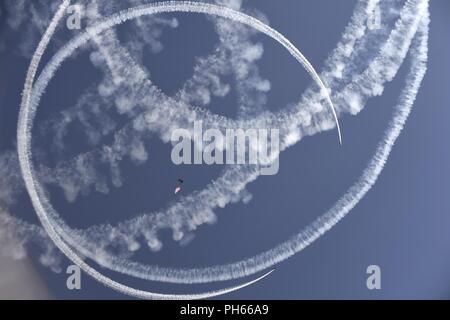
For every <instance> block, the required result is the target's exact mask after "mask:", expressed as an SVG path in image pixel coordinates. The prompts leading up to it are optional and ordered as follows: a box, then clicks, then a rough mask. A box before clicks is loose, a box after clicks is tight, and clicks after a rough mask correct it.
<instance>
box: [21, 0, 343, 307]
mask: <svg viewBox="0 0 450 320" xmlns="http://www.w3.org/2000/svg"><path fill="white" fill-rule="evenodd" d="M69 3H70V1H64V2H63V3H62V4H61V6H60V7H59V9H58V11H57V13H56V14H55V17H54V18H53V19H52V21H51V23H50V25H49V27H48V29H47V30H46V32H45V33H44V35H43V37H42V40H41V41H40V43H39V45H38V48H37V49H36V52H35V54H34V55H33V57H32V60H31V64H30V67H29V69H28V72H27V78H26V81H25V86H24V90H23V99H22V105H21V106H22V107H23V108H21V112H20V115H19V125H18V153H19V161H20V164H21V169H22V174H23V175H24V180H25V184H26V186H27V189H28V188H29V189H31V190H30V192H29V194H30V197H31V199H32V202H33V204H34V205H35V209H36V210H37V212H38V216H39V217H40V219H42V220H41V222H42V224H43V226H44V228H45V230H46V231H47V232H48V233H49V236H50V238H51V239H52V240H53V242H54V243H55V244H56V245H57V246H58V248H59V249H60V250H61V251H62V252H63V253H64V254H65V255H66V256H67V257H68V258H69V259H71V260H72V261H73V262H74V263H76V264H77V265H78V266H80V267H81V268H82V269H83V270H84V271H85V272H86V273H88V274H89V275H91V276H92V277H94V278H95V279H97V280H98V281H100V282H102V283H104V284H105V285H107V286H109V287H111V288H113V289H115V290H118V291H119V292H123V293H125V294H129V295H132V296H135V297H142V298H150V299H168V298H169V299H200V298H206V297H212V296H216V295H220V294H224V293H227V292H230V291H234V290H238V289H240V288H243V287H245V286H248V285H250V284H252V283H254V282H256V281H259V280H260V279H262V278H264V277H265V276H267V275H268V274H269V273H270V272H271V271H270V272H269V273H266V274H265V275H263V276H261V277H259V278H257V279H255V280H252V281H250V282H247V283H244V284H242V285H239V286H235V287H232V288H228V289H222V290H218V291H213V292H207V293H203V294H191V295H189V294H188V295H172V294H157V293H152V292H146V291H142V290H136V289H133V288H130V287H127V286H125V285H122V284H120V283H118V282H115V281H113V280H112V279H110V278H108V277H105V276H103V275H102V274H100V273H99V272H97V271H96V270H95V269H93V268H91V267H90V266H89V265H87V264H86V263H85V262H84V261H83V260H82V259H81V258H80V257H79V256H78V255H77V254H76V253H75V252H74V251H72V250H71V249H70V247H68V246H67V245H66V243H65V242H64V241H63V240H62V239H61V238H60V236H59V235H58V233H56V232H55V229H54V228H53V226H52V223H51V222H50V220H49V219H48V217H47V216H46V213H45V208H44V205H43V204H42V203H41V201H40V197H39V193H38V191H37V190H38V189H39V187H37V186H36V184H37V182H36V181H35V180H34V176H33V167H32V164H31V161H30V160H31V152H30V150H29V145H28V144H29V142H30V138H31V134H30V132H31V127H32V122H29V120H31V121H32V120H33V116H34V114H35V111H36V107H37V104H36V106H35V108H34V110H33V107H32V108H31V112H30V110H29V108H28V107H29V106H30V103H31V102H32V98H34V97H32V94H33V82H34V77H35V74H36V71H37V68H38V65H39V62H40V59H41V57H42V55H43V53H44V51H45V48H46V46H47V45H48V43H49V41H50V39H51V37H52V35H53V33H54V31H55V28H56V25H57V24H58V22H59V20H60V19H61V18H62V16H63V13H64V11H65V10H66V9H67V7H68V5H69ZM185 4H186V6H187V9H186V10H189V8H191V9H192V8H194V7H195V6H196V5H195V4H193V3H191V4H189V3H187V2H186V3H185ZM166 5H168V6H167V8H170V5H171V3H168V4H166ZM172 5H173V3H172ZM190 6H193V7H190ZM212 8H213V9H214V8H215V7H212ZM162 9H164V5H163V6H162ZM217 9H218V8H215V10H217ZM169 11H170V10H169ZM161 12H164V10H161ZM199 12H203V11H199ZM216 15H219V16H221V11H217V12H216ZM222 16H225V17H226V15H222ZM88 33H89V32H88ZM299 54H300V56H301V58H303V56H302V55H301V53H299ZM303 59H304V58H303ZM305 60H306V59H305ZM311 69H312V67H311ZM309 72H312V73H314V74H316V73H315V70H314V69H312V70H309ZM43 73H44V74H45V71H44V72H43ZM316 75H317V74H316ZM319 80H320V79H319ZM322 85H323V84H322ZM40 96H41V94H37V97H40ZM330 102H331V100H330ZM31 105H33V104H32V103H31ZM331 107H332V108H333V106H332V105H331ZM333 112H334V110H333ZM337 125H338V124H337ZM45 202H46V201H45V200H44V203H45ZM41 213H42V216H41Z"/></svg>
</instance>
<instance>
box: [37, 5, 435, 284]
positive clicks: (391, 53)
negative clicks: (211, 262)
mask: <svg viewBox="0 0 450 320" xmlns="http://www.w3.org/2000/svg"><path fill="white" fill-rule="evenodd" d="M426 9H427V7H426V1H422V2H419V1H410V2H408V3H407V5H406V6H405V10H404V12H405V13H404V14H403V16H402V18H401V19H400V21H401V22H403V24H402V23H398V25H397V28H396V30H400V31H408V32H407V33H406V35H407V36H406V37H405V38H399V37H398V34H402V36H403V33H400V31H397V34H395V33H392V35H393V36H392V37H391V38H390V40H389V41H387V42H386V46H385V48H386V49H385V50H384V52H382V53H381V54H380V57H381V58H379V60H378V61H377V60H374V61H375V62H374V63H372V65H371V67H370V68H369V69H368V70H370V71H368V72H366V73H363V74H362V76H361V77H360V79H362V80H364V82H363V83H364V84H365V83H367V85H369V86H373V87H375V88H379V87H380V86H382V85H383V83H384V82H386V81H389V79H391V78H392V77H393V76H394V75H395V73H396V72H397V69H398V67H399V65H400V64H401V62H402V61H403V58H404V56H405V55H406V52H407V50H408V47H409V42H410V41H411V38H412V37H413V36H414V34H415V30H416V29H417V24H418V23H419V22H420V21H421V19H422V18H423V16H422V14H424V12H426ZM422 21H423V22H422V25H421V29H420V30H419V31H420V33H419V36H418V37H419V38H420V40H421V43H420V46H419V47H418V48H416V47H415V46H413V47H412V50H411V52H412V53H413V54H417V60H418V61H417V62H418V63H417V67H418V68H419V67H423V69H417V68H414V66H413V70H412V71H411V76H410V77H409V78H408V80H407V82H408V84H411V86H410V87H409V86H407V87H406V89H405V91H404V93H403V95H402V98H401V101H400V104H399V107H398V109H397V110H400V111H401V112H399V113H398V114H396V115H395V117H394V120H393V123H394V125H392V126H391V127H390V128H389V129H388V132H387V134H386V139H385V142H384V143H383V144H381V145H380V147H379V149H378V150H377V153H376V156H375V157H374V159H375V160H374V161H373V162H374V164H372V163H371V164H370V165H369V167H368V169H367V170H366V171H365V173H364V174H363V178H362V179H361V181H362V182H361V181H360V182H358V183H357V184H356V185H355V186H354V188H352V189H350V191H349V193H348V194H347V195H345V196H344V197H343V198H342V199H344V200H342V199H341V201H340V202H338V204H337V206H336V207H335V208H334V210H333V209H332V210H331V211H330V212H329V213H328V214H326V215H324V216H322V217H320V218H319V219H318V220H316V222H315V223H314V224H313V225H312V226H311V227H310V228H309V229H306V230H305V231H304V232H302V233H300V234H299V235H298V236H297V237H294V238H293V239H291V240H290V241H288V242H286V243H284V244H282V245H280V246H279V247H277V248H275V249H273V250H270V251H268V252H267V253H264V254H262V255H259V256H257V257H254V258H251V259H248V260H246V261H244V262H240V263H235V264H232V265H226V266H220V267H213V268H207V269H204V270H201V269H195V270H189V271H188V272H186V273H184V274H183V273H178V274H176V272H173V274H171V272H170V271H169V272H167V270H166V269H163V268H162V269H161V270H160V271H162V272H166V274H165V275H161V274H160V275H156V276H155V277H160V278H159V279H158V280H162V279H164V280H167V279H169V281H170V279H171V278H172V279H176V280H180V279H178V277H180V274H183V277H184V276H187V278H185V281H187V282H196V281H198V279H200V278H201V280H200V281H198V282H208V281H213V280H226V279H231V278H236V277H241V276H245V275H249V274H253V273H255V272H257V271H258V270H262V269H264V268H266V267H267V266H269V265H273V264H274V263H277V262H279V261H282V260H284V259H285V258H287V257H288V256H290V255H292V254H293V253H295V252H297V251H299V250H301V249H302V248H303V247H304V246H306V245H308V244H309V243H310V242H312V241H313V240H315V239H316V238H318V237H319V236H320V235H321V234H323V232H325V231H326V230H328V228H329V227H331V226H332V225H334V224H335V223H336V222H337V221H338V220H339V219H341V218H342V217H343V216H344V215H345V214H346V213H347V212H348V211H349V210H350V209H351V208H352V207H353V206H354V205H355V204H356V203H357V202H358V201H359V199H360V198H361V197H362V196H363V195H364V194H365V193H366V192H367V191H368V189H369V188H370V186H371V185H372V184H373V182H374V181H375V179H376V177H377V175H378V174H379V171H381V169H382V165H383V163H384V161H385V160H386V158H387V156H388V154H389V151H390V149H391V148H392V143H393V141H394V140H395V139H396V137H397V136H398V134H399V132H400V130H401V128H402V125H403V122H404V121H405V120H406V117H407V115H408V112H409V110H406V109H408V108H410V107H411V105H412V102H413V100H414V97H415V95H416V93H417V89H418V87H419V85H420V81H421V78H422V76H423V73H424V72H425V68H424V64H425V60H426V34H427V29H426V28H427V18H423V20H422ZM390 57H393V58H395V59H394V60H393V63H392V64H388V65H387V66H386V67H384V66H383V65H380V61H383V60H382V59H387V60H388V61H390V60H389V58H390ZM413 58H414V56H413ZM384 62H386V61H384ZM374 71H377V72H379V74H377V73H375V74H374ZM421 73H422V75H421ZM380 74H381V75H383V77H380V76H379V75H380ZM362 80H359V81H362ZM366 81H367V82H366ZM409 82H411V83H409ZM36 87H37V86H36ZM355 89H358V92H361V93H362V94H361V95H362V96H363V97H365V98H367V97H369V96H371V95H373V94H377V93H378V92H379V90H376V91H374V90H373V89H368V87H358V88H355ZM378 94H379V93H378ZM405 97H406V98H405ZM362 105H363V103H362V102H361V103H360V105H359V107H362ZM349 110H356V111H359V109H358V108H355V109H349ZM405 110H406V111H405ZM343 111H345V109H343ZM236 175H241V173H239V172H237V173H236ZM237 178H239V177H235V179H237ZM255 178H256V177H255ZM241 180H242V177H241ZM244 181H245V179H244ZM244 185H245V183H244ZM36 195H37V193H36ZM44 206H45V207H47V205H44ZM66 241H68V240H67V239H66ZM141 271H142V270H141ZM125 273H127V272H125ZM130 273H132V272H130ZM189 277H191V278H189ZM186 279H187V280H186Z"/></svg>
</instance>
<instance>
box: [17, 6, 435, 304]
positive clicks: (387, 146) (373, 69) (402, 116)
mask: <svg viewBox="0 0 450 320" xmlns="http://www.w3.org/2000/svg"><path fill="white" fill-rule="evenodd" d="M66 2H68V1H65V2H64V3H63V5H64V4H66ZM187 3H188V4H189V2H187ZM170 4H172V3H165V5H170ZM176 4H177V5H182V4H186V2H182V3H180V2H177V3H176ZM427 4H428V1H425V0H423V1H419V0H417V1H408V2H407V3H406V5H405V6H404V9H403V11H402V14H401V16H400V19H399V21H398V23H396V26H395V29H394V30H393V31H392V32H391V35H390V37H389V39H388V40H387V41H386V43H385V44H384V46H383V48H382V50H381V51H380V53H379V54H378V55H377V57H376V58H375V59H373V60H372V63H371V64H370V65H369V67H368V68H367V69H366V70H365V72H363V73H362V74H361V75H360V76H359V77H356V78H357V79H358V81H357V82H355V81H353V82H351V84H350V85H348V86H347V87H346V90H343V91H341V92H342V93H341V97H340V98H341V99H345V98H346V97H349V96H352V95H355V91H356V92H357V94H360V96H361V99H367V98H368V97H370V96H373V95H375V94H377V93H378V92H379V90H380V87H382V86H383V84H384V83H385V82H386V81H390V80H391V79H392V78H393V77H394V76H395V74H396V73H397V70H398V68H399V67H400V65H401V63H402V61H403V60H404V58H405V56H406V54H407V52H408V50H409V52H410V54H411V60H412V63H411V70H410V73H409V75H408V77H407V80H406V86H405V89H404V90H403V91H402V93H401V96H400V100H399V104H398V105H397V106H396V108H395V114H394V117H393V119H392V121H391V123H390V125H389V127H388V130H387V131H386V133H385V135H384V139H383V141H382V143H380V145H379V146H378V148H377V151H376V153H375V155H374V157H373V159H372V160H371V162H370V163H369V165H368V167H367V169H366V170H365V171H364V172H363V175H362V176H361V178H360V179H359V180H358V181H357V182H356V183H355V184H354V185H353V187H352V188H350V189H349V191H348V192H347V193H346V194H345V195H344V196H343V197H342V198H341V199H340V200H339V201H338V202H337V203H336V205H335V206H334V207H333V208H332V209H330V210H329V211H328V212H327V213H326V214H324V215H322V216H321V217H319V218H318V219H316V220H315V221H314V222H313V223H312V224H311V225H310V226H308V227H307V228H305V229H304V230H303V231H301V232H300V233H299V234H297V235H295V236H294V237H292V238H291V239H290V240H288V241H287V242H285V243H282V244H281V245H279V246H277V247H276V248H274V249H271V250H269V251H266V252H264V253H263V254H260V255H258V256H255V257H252V258H249V259H245V260H243V261H240V262H236V263H233V264H228V265H223V266H216V267H208V268H204V269H190V270H173V269H166V268H159V267H146V266H140V265H138V264H136V263H132V262H125V261H123V260H122V261H121V260H119V259H110V258H111V257H102V258H104V259H103V261H100V262H99V264H100V265H104V266H108V267H109V268H111V269H112V270H116V271H119V272H123V273H126V274H131V275H135V276H139V277H142V278H145V279H151V280H159V281H169V282H177V283H197V282H211V281H219V280H230V279H234V278H238V277H244V276H248V275H252V274H254V273H256V272H258V271H261V270H264V269H266V268H268V267H270V266H273V265H274V264H275V263H278V262H280V261H282V260H284V259H286V258H288V257H289V256H291V255H293V254H294V253H296V252H298V251H300V250H302V249H303V248H304V247H306V246H307V245H308V244H310V243H311V242H313V241H314V240H315V239H317V238H319V237H320V236H321V235H322V234H323V233H324V232H326V231H327V230H329V228H331V227H332V226H333V225H335V224H336V223H337V222H338V221H339V220H340V219H342V218H343V217H344V216H345V215H346V214H347V213H348V212H349V211H350V210H351V209H352V208H353V207H354V206H355V205H356V204H357V203H358V201H359V200H360V199H361V198H362V197H363V196H364V194H365V193H367V191H368V190H369V189H370V187H371V186H372V185H373V183H374V182H375V181H376V178H377V177H378V175H379V173H380V172H381V170H382V168H383V165H384V163H385V161H386V159H387V157H388V155H389V153H390V150H391V149H392V146H393V143H394V142H395V140H396V138H397V137H398V135H399V133H400V131H401V129H402V128H403V125H404V122H405V121H406V119H407V116H408V114H409V112H410V109H411V107H412V104H413V102H414V99H415V96H416V94H417V91H418V89H419V87H420V83H421V80H422V78H423V75H424V73H425V70H426V58H427V37H428V11H427V9H428V7H427ZM156 5H158V4H156ZM201 5H202V6H200V4H198V3H196V4H195V8H200V7H201V8H204V7H203V5H205V4H201ZM209 6H211V5H208V7H209ZM149 7H151V6H142V7H137V9H136V8H133V9H129V10H126V11H125V12H124V13H119V14H118V15H117V16H112V17H111V19H112V21H109V18H107V19H106V20H104V21H103V22H101V23H100V26H102V27H101V28H103V29H101V30H105V29H106V28H109V27H112V26H113V25H114V24H118V23H121V22H123V21H125V20H122V19H125V18H127V19H126V20H128V19H131V18H133V17H136V16H140V15H143V14H150V13H148V12H153V11H152V10H154V5H153V9H152V10H151V9H149ZM133 10H136V11H133ZM137 10H144V11H142V12H146V13H142V14H141V13H137ZM145 10H147V11H145ZM202 10H206V9H202ZM208 10H209V9H208ZM198 12H203V13H208V12H204V11H198ZM58 13H60V10H58ZM58 13H57V14H58ZM121 14H123V15H124V16H121ZM212 14H214V13H212ZM56 17H57V15H55V18H56ZM124 17H125V18H124ZM239 17H241V15H239ZM60 18H61V17H59V19H60ZM117 19H118V20H117ZM252 19H254V18H252ZM358 19H360V17H357V18H356V19H355V21H357V20H358ZM363 20H364V19H362V21H363ZM54 21H56V23H55V24H54V25H56V24H57V20H55V19H54V20H52V23H53V22H54ZM256 21H258V20H256ZM355 21H354V22H355ZM240 22H242V21H240ZM52 23H51V24H50V26H52ZM243 23H245V22H243ZM95 28H97V26H94V27H93V28H91V29H89V30H88V34H86V35H85V34H83V35H81V36H79V37H77V38H75V40H72V41H71V42H69V44H68V45H67V46H65V47H64V49H63V50H66V49H67V50H69V51H71V52H67V55H66V53H64V52H63V53H64V54H62V53H61V51H60V52H58V53H57V55H55V57H54V59H55V58H56V59H55V60H53V59H52V61H56V63H55V64H53V65H52V62H51V63H50V64H49V65H47V67H46V68H45V69H44V71H43V72H42V74H41V76H40V77H39V79H38V81H37V82H36V85H35V87H34V89H33V87H32V84H33V81H34V76H35V73H36V69H37V65H38V64H39V60H40V57H38V58H36V59H32V65H30V69H33V68H34V71H33V70H31V71H30V70H29V72H28V75H27V80H28V81H26V85H25V89H24V94H23V103H22V108H21V115H20V118H19V129H18V151H19V159H20V164H21V168H22V172H23V175H24V179H25V181H26V184H27V189H28V191H29V193H30V197H31V198H32V201H33V205H34V206H35V209H36V211H37V212H38V216H39V217H40V219H41V221H42V222H43V225H44V227H45V228H46V230H47V231H48V230H50V231H51V232H52V233H54V234H53V235H52V234H50V232H49V234H50V236H51V237H52V239H53V241H55V239H56V241H55V243H56V244H57V245H58V247H60V245H61V247H62V248H63V249H64V250H62V251H63V252H64V253H65V254H66V255H67V254H68V253H69V258H70V255H71V253H73V251H72V250H71V249H70V248H69V246H67V243H69V244H70V245H72V246H73V247H74V248H76V249H77V251H80V252H82V253H83V254H84V252H83V248H80V247H82V246H83V245H84V244H86V243H83V242H80V243H82V244H83V245H80V243H78V242H77V241H78V240H79V239H78V236H77V235H76V233H74V232H73V231H72V230H70V229H65V227H63V226H64V224H62V223H60V222H59V220H60V219H58V223H56V226H55V223H54V222H55V221H51V219H53V220H55V219H57V218H56V217H57V214H56V212H55V211H54V210H53V208H52V207H51V205H50V203H49V202H48V200H47V199H46V198H43V192H42V191H41V190H40V186H39V182H38V181H36V180H35V179H34V173H33V166H32V163H31V153H30V150H29V144H30V140H31V136H30V132H31V126H32V120H33V117H34V112H35V111H36V108H37V105H38V103H39V99H40V96H41V94H42V93H43V91H44V90H45V87H46V85H47V83H48V81H50V79H51V77H52V75H53V74H54V72H56V70H57V68H58V67H59V66H60V64H61V63H62V61H64V59H65V58H67V57H68V56H70V55H71V53H72V52H73V51H75V50H76V48H78V47H79V46H80V45H81V44H82V42H83V41H84V42H87V41H88V40H89V38H90V36H92V35H95V34H98V33H99V32H101V31H98V30H100V29H95ZM53 30H54V28H53ZM258 30H259V29H258ZM47 31H48V30H47ZM97 31H98V32H97ZM260 31H262V30H260ZM353 31H354V30H351V31H350V32H348V33H347V34H346V35H347V40H348V38H349V37H351V36H352V32H353ZM52 32H53V31H51V32H50V33H47V32H46V33H45V34H44V37H43V40H42V41H44V40H45V41H44V44H45V43H48V42H49V40H50V38H51V35H52ZM262 32H264V31H262ZM266 34H267V33H266ZM346 35H344V37H343V38H346ZM46 36H47V37H48V38H46ZM269 36H270V35H269ZM78 39H82V40H81V41H80V40H78ZM77 40H78V41H79V42H78V43H77V42H76V41H77ZM42 41H41V43H42ZM411 42H413V43H412V46H410V45H411ZM40 47H41V45H40V46H39V47H38V50H37V51H36V53H37V54H38V55H39V54H40V55H42V52H43V50H42V52H40V51H39V48H40ZM294 48H295V47H294ZM44 50H45V47H44ZM288 50H289V49H288ZM292 50H293V49H292ZM39 52H40V53H39ZM290 52H291V54H292V52H295V50H293V51H290ZM336 56H338V54H336ZM332 57H333V56H332ZM33 58H35V56H34V57H33ZM58 59H59V60H58ZM299 61H300V60H299ZM331 62H332V63H333V60H332V61H331ZM336 62H337V61H336V60H335V61H334V63H336ZM33 63H34V64H35V65H33ZM29 79H31V81H29ZM319 79H320V78H319ZM327 83H328V81H327ZM355 83H356V84H355ZM360 83H362V84H364V85H367V86H366V87H362V86H360V87H355V86H356V85H358V84H360ZM27 84H29V85H27ZM322 84H323V83H322ZM370 86H372V87H370ZM322 94H323V93H322ZM378 94H379V93H378ZM29 106H31V108H30V109H31V110H26V109H27V107H29ZM362 106H363V103H361V104H359V105H356V106H354V108H353V109H351V110H348V111H350V112H355V113H356V112H358V111H359V110H360V109H361V108H362ZM33 108H34V109H33ZM333 110H334V109H333ZM343 111H345V110H342V112H343ZM334 116H335V117H336V119H337V115H336V113H334ZM289 118H290V117H289V116H288V117H285V118H284V119H289ZM336 119H335V120H336ZM337 125H338V124H337ZM297 141H298V140H297ZM297 141H294V142H292V141H290V143H289V144H285V145H284V148H286V147H288V146H289V145H291V144H293V143H295V142H297ZM230 177H231V178H233V179H234V180H235V181H236V180H237V181H240V182H241V185H243V186H244V187H245V184H246V183H248V182H249V181H252V180H254V179H256V177H257V173H255V172H253V171H251V170H250V172H249V174H248V175H246V174H243V173H242V172H240V171H239V170H235V171H231V173H230ZM30 188H31V189H33V190H31V191H32V192H31V191H30ZM242 188H243V187H242ZM47 214H50V216H51V219H50V218H49V217H48V216H47ZM60 236H62V239H61V237H60ZM63 239H64V240H63ZM66 242H67V243H66ZM61 247H60V248H61ZM80 249H81V250H80ZM84 251H86V250H84ZM88 251H91V252H90V255H87V256H91V257H93V259H94V260H95V254H94V255H93V254H92V253H93V252H94V251H92V250H88ZM94 253H95V252H94ZM74 262H75V263H77V262H79V263H80V266H81V267H82V268H83V269H84V270H85V271H86V270H88V271H86V272H88V273H89V274H91V275H92V276H94V277H96V278H97V280H99V281H101V282H103V283H105V284H107V285H108V286H110V287H112V288H114V289H116V290H119V291H121V292H124V293H127V294H131V295H134V296H139V297H147V298H177V297H179V295H161V294H155V293H151V294H149V293H143V292H142V291H139V290H135V289H131V288H128V287H126V288H124V287H121V286H122V285H120V284H117V283H116V282H114V281H113V280H111V279H109V278H106V277H104V276H102V275H101V274H99V273H98V272H97V271H95V270H93V269H92V268H90V267H89V266H88V265H87V264H85V263H84V261H82V260H81V259H75V261H74ZM117 262H119V263H117ZM77 264H78V263H77ZM130 267H134V269H133V270H132V269H128V268H130ZM85 268H86V269H85ZM153 271H155V272H154V273H153ZM257 280H258V279H257ZM111 281H112V282H111ZM248 284H250V283H248ZM245 285H247V284H244V285H243V286H245ZM127 290H130V291H127ZM225 290H233V288H231V289H225ZM220 292H222V293H224V291H219V292H218V293H217V292H216V293H217V294H220ZM227 292H229V291H227ZM208 294H213V293H205V294H203V295H201V297H207V296H208ZM169 296H170V297H169ZM198 296H199V295H195V296H193V295H189V297H194V298H195V297H198Z"/></svg>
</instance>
